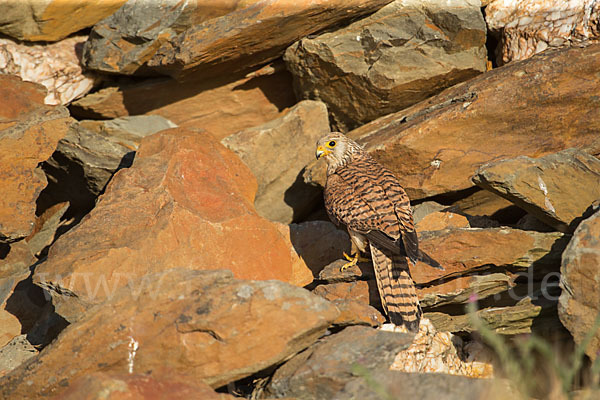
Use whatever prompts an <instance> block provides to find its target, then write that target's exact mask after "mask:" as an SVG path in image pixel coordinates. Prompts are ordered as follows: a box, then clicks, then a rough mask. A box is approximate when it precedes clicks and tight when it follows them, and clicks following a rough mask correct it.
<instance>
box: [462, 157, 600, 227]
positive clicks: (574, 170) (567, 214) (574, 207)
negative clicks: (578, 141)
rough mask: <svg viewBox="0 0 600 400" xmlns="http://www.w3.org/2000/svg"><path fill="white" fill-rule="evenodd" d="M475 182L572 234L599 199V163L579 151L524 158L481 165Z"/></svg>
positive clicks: (543, 220) (474, 178) (545, 221)
mask: <svg viewBox="0 0 600 400" xmlns="http://www.w3.org/2000/svg"><path fill="white" fill-rule="evenodd" d="M473 182H475V183H476V184H477V185H479V186H481V187H482V188H484V189H486V190H490V191H492V192H494V193H496V194H498V195H500V196H502V197H504V198H506V199H507V200H509V201H511V202H513V203H514V204H516V205H518V206H519V207H521V208H523V209H524V210H526V211H527V212H529V213H531V214H533V215H534V216H535V217H536V218H538V219H539V220H540V221H542V222H544V223H546V224H547V225H550V226H552V227H554V228H556V229H558V230H560V231H562V232H567V231H573V230H574V229H575V227H576V226H577V223H578V222H579V221H580V220H581V219H582V218H584V217H586V216H589V212H590V210H591V204H592V202H594V201H596V200H598V199H600V183H599V182H600V160H598V159H597V158H596V157H594V156H592V155H589V154H587V153H585V152H583V151H581V150H579V149H567V150H563V151H560V152H558V153H554V154H549V155H547V156H544V157H540V158H531V157H525V156H521V157H517V158H514V159H509V160H502V161H497V162H491V163H488V164H484V165H482V166H481V167H480V168H479V169H478V170H477V172H476V173H475V176H474V177H473ZM586 213H587V214H586Z"/></svg>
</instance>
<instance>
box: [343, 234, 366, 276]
mask: <svg viewBox="0 0 600 400" xmlns="http://www.w3.org/2000/svg"><path fill="white" fill-rule="evenodd" d="M343 254H344V258H345V259H346V260H348V261H349V262H347V263H346V264H344V265H342V267H341V268H340V272H344V271H345V270H346V269H348V268H350V267H353V266H355V265H356V264H358V262H359V261H361V262H362V261H369V259H368V258H365V257H361V255H360V250H359V249H358V246H356V244H354V241H352V247H351V249H350V254H352V255H351V256H349V255H348V254H346V252H344V253H343Z"/></svg>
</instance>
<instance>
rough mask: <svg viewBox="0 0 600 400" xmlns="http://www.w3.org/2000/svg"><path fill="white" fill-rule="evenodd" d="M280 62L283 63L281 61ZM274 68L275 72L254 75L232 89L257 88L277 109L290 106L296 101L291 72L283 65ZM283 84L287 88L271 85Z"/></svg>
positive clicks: (281, 109) (280, 109) (280, 85)
mask: <svg viewBox="0 0 600 400" xmlns="http://www.w3.org/2000/svg"><path fill="white" fill-rule="evenodd" d="M281 63H282V64H283V61H281ZM274 69H275V72H274V73H273V74H272V75H263V76H256V77H254V78H252V79H250V80H249V81H247V82H245V83H242V84H240V85H237V86H234V88H233V90H234V91H236V90H253V89H259V90H260V91H261V92H262V93H263V94H264V95H265V97H266V98H267V99H268V100H269V101H270V102H271V103H272V104H273V105H274V106H275V107H277V109H278V110H279V111H283V110H285V109H286V108H289V107H292V106H293V105H294V104H296V102H297V100H296V96H295V95H294V89H293V84H292V74H290V73H289V72H288V71H287V70H286V69H285V66H283V65H281V66H280V65H276V66H275V67H274ZM284 85H286V86H288V87H289V90H273V87H276V88H277V87H282V86H284Z"/></svg>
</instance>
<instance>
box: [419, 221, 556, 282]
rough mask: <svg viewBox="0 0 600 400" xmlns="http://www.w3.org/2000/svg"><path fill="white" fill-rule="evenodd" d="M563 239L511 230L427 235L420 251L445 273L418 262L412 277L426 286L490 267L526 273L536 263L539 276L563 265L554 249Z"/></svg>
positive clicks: (422, 235)
mask: <svg viewBox="0 0 600 400" xmlns="http://www.w3.org/2000/svg"><path fill="white" fill-rule="evenodd" d="M562 236H563V235H562V234H561V233H558V232H549V233H544V232H535V231H522V230H518V229H511V228H487V229H479V228H471V229H446V230H442V231H435V232H424V233H422V234H421V236H420V240H419V248H420V249H421V250H423V251H425V252H426V253H427V254H429V255H430V256H431V257H433V258H434V259H435V260H437V261H438V262H439V263H440V264H441V265H442V266H443V267H444V271H441V270H439V269H434V268H431V267H429V266H427V264H425V263H423V262H418V263H417V264H416V265H415V266H414V267H413V268H412V269H411V272H412V277H413V279H414V281H415V282H417V283H427V282H430V281H433V280H436V279H440V278H445V279H448V278H455V277H458V276H461V275H463V274H468V272H469V271H471V272H474V271H480V272H481V271H482V270H485V269H489V267H490V266H496V267H500V268H503V269H506V268H510V270H511V271H527V270H528V268H530V267H532V265H534V264H535V267H536V273H538V274H543V273H544V272H547V271H549V270H554V271H556V270H557V268H558V266H559V265H560V261H559V260H560V250H559V249H554V248H553V247H552V246H553V245H555V243H556V242H557V241H559V239H561V238H562ZM499 249H501V250H499ZM561 250H562V249H561Z"/></svg>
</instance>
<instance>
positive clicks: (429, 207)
mask: <svg viewBox="0 0 600 400" xmlns="http://www.w3.org/2000/svg"><path fill="white" fill-rule="evenodd" d="M444 208H445V207H444V206H443V205H441V204H440V203H436V202H435V201H426V202H424V203H420V204H417V205H415V206H413V208H412V209H413V221H414V222H415V224H416V223H418V222H419V221H421V220H422V219H423V218H425V217H426V216H427V215H429V214H431V213H434V212H436V211H441V210H443V209H444Z"/></svg>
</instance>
